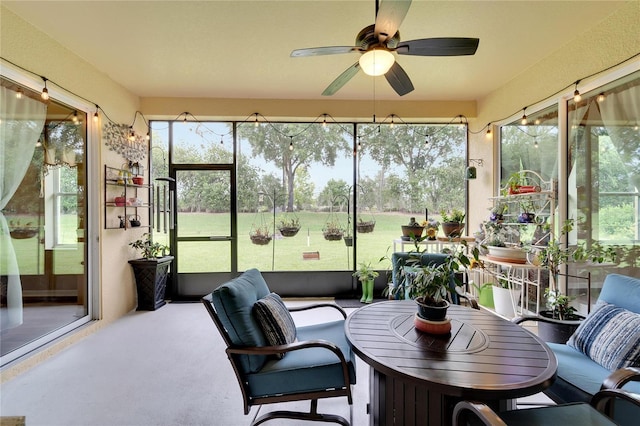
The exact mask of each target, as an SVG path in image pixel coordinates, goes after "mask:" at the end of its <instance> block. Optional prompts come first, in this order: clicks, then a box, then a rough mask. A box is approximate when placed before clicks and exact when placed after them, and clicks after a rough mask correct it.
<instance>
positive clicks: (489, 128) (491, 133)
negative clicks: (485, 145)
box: [486, 123, 493, 139]
mask: <svg viewBox="0 0 640 426" xmlns="http://www.w3.org/2000/svg"><path fill="white" fill-rule="evenodd" d="M486 138H487V139H492V138H493V132H492V131H491V123H489V124H487V134H486Z"/></svg>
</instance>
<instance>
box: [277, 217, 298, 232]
mask: <svg viewBox="0 0 640 426" xmlns="http://www.w3.org/2000/svg"><path fill="white" fill-rule="evenodd" d="M278 230H279V231H280V234H282V236H283V237H295V235H296V234H297V233H298V231H300V221H299V220H298V217H297V216H295V215H291V216H285V217H283V218H282V219H280V223H279V224H278Z"/></svg>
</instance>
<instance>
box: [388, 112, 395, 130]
mask: <svg viewBox="0 0 640 426" xmlns="http://www.w3.org/2000/svg"><path fill="white" fill-rule="evenodd" d="M393 117H395V114H391V124H389V127H390V128H391V129H393V126H394V124H395V123H394V122H393Z"/></svg>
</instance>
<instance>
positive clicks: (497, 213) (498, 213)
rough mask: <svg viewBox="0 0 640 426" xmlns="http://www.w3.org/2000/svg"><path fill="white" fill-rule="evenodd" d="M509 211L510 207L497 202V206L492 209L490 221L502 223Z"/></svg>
mask: <svg viewBox="0 0 640 426" xmlns="http://www.w3.org/2000/svg"><path fill="white" fill-rule="evenodd" d="M508 210H509V205H508V204H507V203H505V202H503V201H496V203H495V205H494V206H493V208H492V209H491V215H490V216H489V220H490V221H491V222H502V221H503V220H504V215H505V213H507V211H508Z"/></svg>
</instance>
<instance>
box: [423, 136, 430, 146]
mask: <svg viewBox="0 0 640 426" xmlns="http://www.w3.org/2000/svg"><path fill="white" fill-rule="evenodd" d="M424 144H425V145H429V135H425V139H424Z"/></svg>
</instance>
